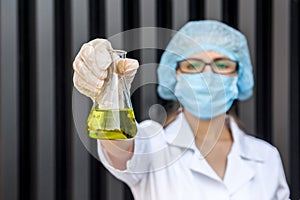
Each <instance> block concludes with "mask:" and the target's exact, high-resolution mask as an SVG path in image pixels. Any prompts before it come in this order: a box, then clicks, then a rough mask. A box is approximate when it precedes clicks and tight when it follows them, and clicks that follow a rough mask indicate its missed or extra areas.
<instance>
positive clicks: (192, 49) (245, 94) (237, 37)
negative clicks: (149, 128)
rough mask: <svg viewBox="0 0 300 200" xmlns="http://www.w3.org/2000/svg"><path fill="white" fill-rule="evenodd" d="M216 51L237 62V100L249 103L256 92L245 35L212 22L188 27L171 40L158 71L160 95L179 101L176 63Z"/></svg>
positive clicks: (191, 24) (208, 21) (188, 25)
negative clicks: (176, 88) (195, 55)
mask: <svg viewBox="0 0 300 200" xmlns="http://www.w3.org/2000/svg"><path fill="white" fill-rule="evenodd" d="M209 50H210V51H215V52H218V53H221V54H223V55H226V56H227V57H229V58H230V59H232V60H235V61H238V66H239V69H238V83H237V84H238V91H239V94H238V99H239V100H246V99H248V98H249V97H251V96H252V93H253V85H254V81H253V73H252V65H251V60H250V54H249V49H248V45H247V40H246V38H245V36H244V35H243V34H242V33H241V32H239V31H238V30H236V29H233V28H231V27H230V26H228V25H226V24H224V23H221V22H218V21H213V20H203V21H192V22H188V23H187V24H185V25H184V26H183V27H182V28H181V29H180V30H179V31H178V32H177V33H176V34H175V35H174V37H173V38H172V39H171V41H170V42H169V44H168V46H167V48H166V49H165V51H164V53H163V55H162V57H161V60H160V63H159V67H158V70H157V73H158V84H159V85H158V89H157V90H158V94H159V96H160V97H161V98H163V99H166V100H176V97H175V95H174V88H175V85H176V67H177V62H178V61H180V60H182V59H185V58H187V57H189V56H191V55H193V54H195V53H197V52H200V51H209Z"/></svg>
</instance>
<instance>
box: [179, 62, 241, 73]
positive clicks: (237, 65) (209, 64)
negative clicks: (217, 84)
mask: <svg viewBox="0 0 300 200" xmlns="http://www.w3.org/2000/svg"><path fill="white" fill-rule="evenodd" d="M188 60H196V61H201V62H203V63H204V67H203V69H202V70H201V71H198V72H197V73H202V72H203V71H204V69H205V67H206V66H207V65H208V66H210V68H211V71H212V72H213V73H215V74H220V75H230V74H234V73H236V72H238V70H239V62H238V61H235V60H231V59H229V58H216V59H214V60H213V61H212V62H208V63H207V62H204V61H203V60H202V59H199V58H187V59H183V60H179V61H177V66H176V70H178V69H179V70H180V71H182V69H180V63H181V62H183V61H187V62H188ZM218 60H229V61H231V62H233V63H235V64H236V68H235V70H234V71H233V72H228V73H218V72H216V71H215V70H214V68H213V67H212V65H213V64H214V63H215V62H216V61H218ZM183 73H185V74H197V73H193V72H183Z"/></svg>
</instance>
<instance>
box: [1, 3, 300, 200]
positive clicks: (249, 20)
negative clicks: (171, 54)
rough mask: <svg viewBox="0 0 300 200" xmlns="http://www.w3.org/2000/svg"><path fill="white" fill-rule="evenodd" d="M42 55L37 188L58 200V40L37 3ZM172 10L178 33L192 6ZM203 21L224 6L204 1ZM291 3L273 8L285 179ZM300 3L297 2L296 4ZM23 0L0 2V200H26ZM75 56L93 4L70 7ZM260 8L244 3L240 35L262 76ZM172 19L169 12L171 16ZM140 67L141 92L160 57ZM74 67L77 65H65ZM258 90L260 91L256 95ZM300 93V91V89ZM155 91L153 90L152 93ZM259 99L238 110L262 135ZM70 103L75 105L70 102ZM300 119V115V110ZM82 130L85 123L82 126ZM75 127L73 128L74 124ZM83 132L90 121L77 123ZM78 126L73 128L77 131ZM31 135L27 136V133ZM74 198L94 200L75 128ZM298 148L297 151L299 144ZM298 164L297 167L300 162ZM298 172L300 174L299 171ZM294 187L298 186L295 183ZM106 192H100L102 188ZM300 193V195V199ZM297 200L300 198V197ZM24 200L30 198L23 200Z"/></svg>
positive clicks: (118, 27) (110, 25)
mask: <svg viewBox="0 0 300 200" xmlns="http://www.w3.org/2000/svg"><path fill="white" fill-rule="evenodd" d="M35 2H36V5H37V6H36V36H37V38H36V48H37V54H36V55H34V57H35V59H36V61H37V65H36V69H37V72H36V75H35V76H36V80H37V97H36V98H37V105H36V106H37V116H38V120H37V121H36V127H37V144H36V145H37V152H36V154H37V157H36V161H37V162H36V163H37V171H36V173H37V184H36V199H43V200H54V199H56V198H55V196H56V195H55V177H56V171H55V162H56V161H55V149H56V143H55V130H56V129H55V127H56V125H55V98H54V97H55V95H56V91H55V87H54V85H55V72H54V70H55V55H54V50H55V47H54V45H55V43H54V42H55V41H54V40H55V38H54V29H55V24H54V9H55V8H54V1H47V0H36V1H35ZM122 2H123V1H122V0H106V4H105V10H106V14H105V16H106V17H105V22H106V27H105V29H106V36H107V38H108V37H112V36H114V35H115V34H118V33H120V32H121V31H122V30H123V28H122V27H123V23H124V21H123V19H122V10H123V7H122ZM171 2H172V5H170V7H169V9H170V10H172V12H170V13H171V19H172V22H173V29H174V30H178V29H179V28H180V27H181V26H182V25H183V24H184V23H185V22H187V21H188V19H189V2H190V1H188V0H173V1H171ZM204 2H205V4H204V5H205V9H204V10H205V18H206V19H217V20H222V12H221V10H222V1H221V0H206V1H204ZM290 2H291V1H283V0H274V1H273V5H272V6H271V9H272V11H273V12H272V13H273V14H272V18H273V21H272V30H270V31H271V34H272V37H273V38H272V45H273V48H272V51H271V52H270V54H271V58H272V62H273V65H272V66H265V67H272V69H273V70H272V80H271V81H272V88H268V90H271V91H272V93H271V94H272V102H270V103H272V111H273V115H272V118H271V119H266V120H271V123H272V129H273V132H272V133H269V134H271V135H272V141H271V142H272V143H273V144H274V145H275V146H276V147H278V149H279V151H280V154H281V156H282V160H283V162H284V167H285V170H286V175H287V179H288V181H289V183H290V184H292V183H291V182H290V180H291V179H290V178H291V176H293V172H292V171H290V168H291V166H290V165H291V159H290V148H289V145H290V134H291V130H290V116H291V113H290V100H291V99H290V98H291V95H290V84H291V83H290V78H289V77H290V73H291V71H290V68H289V64H290V43H289V42H290V30H291V27H290V24H289V23H290ZM297 2H298V1H297ZM156 3H157V1H156V0H140V5H139V6H140V7H139V9H140V25H139V26H140V27H155V26H156V24H157V21H159V20H160V19H158V18H157V14H156V10H157V8H156ZM17 4H18V0H1V6H0V7H1V10H0V14H1V18H0V20H1V24H0V29H1V40H0V45H1V46H0V47H1V49H0V59H1V60H0V63H1V66H0V67H1V83H0V86H1V90H0V91H1V97H0V98H1V100H0V103H1V105H0V106H1V107H0V111H1V112H0V113H1V117H0V120H1V121H0V125H1V130H0V131H1V132H0V134H1V135H0V138H1V144H0V146H1V151H0V153H1V155H0V159H1V162H0V163H1V167H0V169H1V176H0V177H1V185H0V186H1V189H0V191H1V198H2V199H3V200H17V199H22V198H21V197H20V193H19V191H20V187H22V185H20V184H19V178H18V173H19V170H20V165H19V148H20V147H19V134H20V132H21V131H22V130H21V131H20V130H18V120H19V118H18V106H19V104H18V101H19V96H18V80H19V78H18V70H19V67H20V66H18V59H19V55H18V21H17V18H18V10H17ZM70 9H71V13H72V15H71V30H70V31H71V35H70V36H71V40H70V41H71V52H72V59H73V58H74V57H75V55H76V53H77V52H78V51H79V49H80V47H81V45H82V44H83V43H85V42H87V41H88V39H89V9H91V8H90V7H89V1H87V0H71V8H70ZM256 12H257V10H256V1H255V0H247V1H238V28H239V30H240V31H241V32H243V33H244V34H245V35H246V36H247V38H248V42H249V47H250V53H251V55H252V62H253V66H254V73H255V76H257V74H256V72H257V68H256V65H255V63H256V52H255V48H256V45H257V40H256V33H257V32H256V31H257V30H256V22H257V21H256V17H257V15H256ZM166 13H167V11H166ZM139 37H140V38H141V39H140V40H141V41H145V40H147V41H148V42H150V43H151V42H152V43H156V42H157V39H158V35H157V33H155V32H154V33H151V32H150V33H149V32H140V36H139ZM114 46H115V47H117V48H124V43H123V42H122V41H121V40H119V41H116V42H115V43H114ZM139 59H140V63H141V64H142V65H141V67H140V69H139V72H138V74H137V76H136V78H135V81H134V83H133V88H134V87H139V86H140V85H144V84H145V83H151V82H154V83H155V82H156V74H155V70H156V67H157V60H158V59H159V58H158V54H157V53H156V52H155V51H146V50H144V51H140V57H139ZM298 64H299V63H298ZM66 67H70V68H71V67H72V66H66ZM257 87H259V85H256V88H257ZM298 87H299V86H298ZM152 90H153V91H152V92H155V91H154V90H155V88H152ZM139 95H140V102H134V103H137V104H138V106H139V108H140V113H138V115H140V116H141V118H147V117H148V110H147V109H146V106H143V104H142V103H141V102H144V103H145V104H151V103H152V102H156V101H157V97H156V96H155V95H153V93H151V92H150V93H149V91H146V90H143V89H142V90H141V92H140V94H139ZM73 98H79V99H80V101H76V103H75V104H74V105H73V106H75V107H76V113H78V112H79V113H83V115H86V114H87V113H88V112H89V108H90V101H89V99H87V98H85V97H83V96H82V95H81V94H79V93H78V92H76V91H75V92H74V93H73ZM256 98H257V97H256V94H254V96H253V97H252V98H251V99H250V100H248V101H246V102H241V103H240V104H239V115H240V118H241V119H242V121H244V122H245V124H246V128H247V130H248V131H249V133H250V134H253V135H256V122H257V121H256V115H257V110H256V107H257V106H256ZM70 104H72V102H70ZM295 112H298V111H295ZM298 120H299V119H298ZM80 123H81V124H80ZM72 124H73V121H72ZM77 125H79V126H80V125H81V126H84V122H82V121H81V122H79V124H77ZM73 126H74V124H73ZM25 133H26V132H25ZM69 139H70V140H71V141H72V154H69V155H68V156H70V157H71V158H72V169H70V170H71V171H72V180H71V181H72V185H71V188H72V190H71V193H72V199H74V200H77V199H78V200H79V199H80V200H82V199H91V200H92V199H94V197H92V195H91V190H90V186H91V184H93V181H91V179H90V171H89V170H90V169H91V168H90V165H91V163H90V155H89V153H88V151H87V150H86V148H85V147H84V145H83V144H82V142H81V140H80V139H79V136H78V134H77V130H76V127H75V128H74V131H73V134H72V137H71V138H69ZM298 145H299V144H298ZM298 162H299V161H298ZM298 170H300V169H298ZM103 176H104V177H103V179H104V180H106V183H107V186H106V191H105V193H106V199H109V200H117V199H120V200H122V199H126V198H125V196H126V192H125V191H126V190H127V189H126V187H125V186H124V185H123V184H122V183H121V182H119V181H118V180H117V179H115V178H114V177H113V176H111V175H110V174H108V173H107V172H105V173H104V175H103ZM296 184H299V182H297V183H296ZM99 187H100V186H99ZM297 194H299V192H298V193H297ZM298 198H299V197H298ZM23 199H26V198H23Z"/></svg>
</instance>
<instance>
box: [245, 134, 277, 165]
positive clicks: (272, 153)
mask: <svg viewBox="0 0 300 200" xmlns="http://www.w3.org/2000/svg"><path fill="white" fill-rule="evenodd" d="M242 137H243V139H242V141H241V142H242V146H243V147H242V150H243V154H244V156H247V157H249V158H253V159H257V160H261V161H268V160H272V159H275V158H276V159H277V158H278V157H279V152H278V150H277V148H276V147H275V146H273V145H272V144H270V143H268V142H266V141H264V140H262V139H259V138H256V137H254V136H251V135H247V134H245V133H244V134H243V136H242Z"/></svg>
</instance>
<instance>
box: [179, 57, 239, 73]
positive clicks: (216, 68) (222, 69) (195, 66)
mask: <svg viewBox="0 0 300 200" xmlns="http://www.w3.org/2000/svg"><path fill="white" fill-rule="evenodd" d="M206 65H209V66H210V67H211V70H212V71H213V72H214V73H216V74H222V75H228V74H233V73H235V72H237V70H238V62H237V61H234V60H230V59H227V58H217V59H215V60H214V61H213V62H210V63H206V62H204V61H203V60H201V59H196V58H188V59H185V60H181V61H178V62H177V69H179V70H180V71H181V72H183V73H189V74H194V73H202V72H203V71H204V68H205V66H206Z"/></svg>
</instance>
